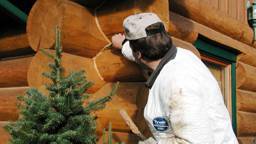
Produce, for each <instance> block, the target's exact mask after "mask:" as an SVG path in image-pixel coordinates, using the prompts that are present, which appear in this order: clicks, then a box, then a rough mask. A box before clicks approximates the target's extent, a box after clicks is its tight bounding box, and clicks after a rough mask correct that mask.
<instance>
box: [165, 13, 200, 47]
mask: <svg viewBox="0 0 256 144" xmlns="http://www.w3.org/2000/svg"><path fill="white" fill-rule="evenodd" d="M169 33H170V34H171V36H174V37H177V38H180V39H182V40H184V41H188V42H191V43H194V42H195V41H196V39H197V37H198V32H196V31H195V29H194V23H193V22H192V21H191V20H189V19H187V18H185V17H183V16H180V15H178V14H176V13H173V12H170V23H169Z"/></svg>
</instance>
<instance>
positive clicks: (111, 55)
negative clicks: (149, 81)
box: [95, 49, 145, 82]
mask: <svg viewBox="0 0 256 144" xmlns="http://www.w3.org/2000/svg"><path fill="white" fill-rule="evenodd" d="M95 64H96V66H97V68H98V70H99V73H100V75H101V76H102V77H103V79H104V80H105V81H108V82H112V81H126V82H132V81H134V82H136V81H137V82H138V81H145V78H144V77H143V76H142V73H141V70H140V68H139V66H138V65H137V64H135V63H134V62H131V61H128V60H127V59H126V58H125V57H124V56H122V55H121V53H120V50H114V49H105V50H103V51H102V52H101V53H99V54H98V55H97V56H96V57H95Z"/></svg>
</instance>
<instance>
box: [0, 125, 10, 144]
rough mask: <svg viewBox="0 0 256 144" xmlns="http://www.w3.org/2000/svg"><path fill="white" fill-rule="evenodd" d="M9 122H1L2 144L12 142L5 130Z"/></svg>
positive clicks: (0, 143)
mask: <svg viewBox="0 0 256 144" xmlns="http://www.w3.org/2000/svg"><path fill="white" fill-rule="evenodd" d="M7 123H8V122H5V121H0V140H1V141H0V144H7V143H8V142H9V140H10V135H9V133H8V132H7V131H6V130H5V129H4V126H5V125H6V124H7Z"/></svg>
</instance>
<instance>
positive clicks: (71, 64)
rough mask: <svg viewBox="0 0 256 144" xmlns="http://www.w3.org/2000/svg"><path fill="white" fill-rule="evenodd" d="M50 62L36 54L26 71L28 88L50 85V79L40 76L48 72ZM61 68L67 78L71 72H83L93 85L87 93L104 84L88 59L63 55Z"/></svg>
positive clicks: (51, 51) (41, 54)
mask: <svg viewBox="0 0 256 144" xmlns="http://www.w3.org/2000/svg"><path fill="white" fill-rule="evenodd" d="M48 52H49V53H52V54H53V53H54V51H53V50H48ZM52 62H53V61H52V59H50V58H49V57H47V56H46V55H44V54H43V53H42V52H38V53H37V54H36V55H35V56H34V57H33V59H32V61H31V64H30V66H29V69H28V84H29V86H30V87H37V88H39V87H42V86H43V85H45V84H47V83H50V79H48V78H46V77H44V76H42V73H43V72H49V71H50V68H49V66H48V64H50V63H52ZM62 66H63V67H64V69H65V71H64V76H67V75H68V74H70V73H71V72H73V71H80V70H85V75H86V77H87V80H88V81H91V82H93V83H94V85H93V86H92V87H91V88H90V90H89V91H93V92H95V91H96V90H98V89H99V88H101V87H102V86H103V85H104V84H105V81H104V80H103V79H102V77H101V76H100V75H99V72H98V71H97V68H96V67H95V64H94V61H93V60H91V59H90V58H84V57H80V56H75V55H71V54H67V53H63V54H62Z"/></svg>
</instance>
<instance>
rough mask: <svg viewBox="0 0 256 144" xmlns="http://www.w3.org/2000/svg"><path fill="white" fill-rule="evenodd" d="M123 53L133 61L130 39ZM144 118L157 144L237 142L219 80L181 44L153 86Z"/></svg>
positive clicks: (235, 143)
mask: <svg viewBox="0 0 256 144" xmlns="http://www.w3.org/2000/svg"><path fill="white" fill-rule="evenodd" d="M122 53H123V55H124V56H125V57H126V58H128V59H129V60H132V61H134V57H133V55H132V51H131V48H130V45H129V41H128V42H126V43H125V44H124V45H123V48H122ZM144 117H145V119H146V121H147V123H148V126H149V128H150V130H151V132H152V134H153V136H154V138H155V140H156V141H157V144H176V143H177V144H187V143H189V144H190V143H193V144H238V142H237V139H236V136H235V134H234V132H233V130H232V126H231V120H230V117H229V113H228V111H227V108H226V106H225V104H224V101H223V96H222V94H221V91H220V88H219V86H218V83H217V81H216V79H215V78H214V77H213V75H212V74H211V72H210V71H209V69H208V68H207V67H206V66H205V65H204V64H203V62H202V61H201V60H200V59H199V58H198V57H197V56H196V55H194V54H193V53H192V52H190V51H188V50H185V49H182V48H179V47H178V48H177V53H176V56H175V58H174V59H172V60H170V61H169V62H167V63H166V64H165V65H164V66H163V68H162V69H161V71H160V73H159V74H158V76H157V78H156V79H155V81H154V83H153V85H152V87H151V88H150V90H149V96H148V101H147V104H146V106H145V109H144Z"/></svg>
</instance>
